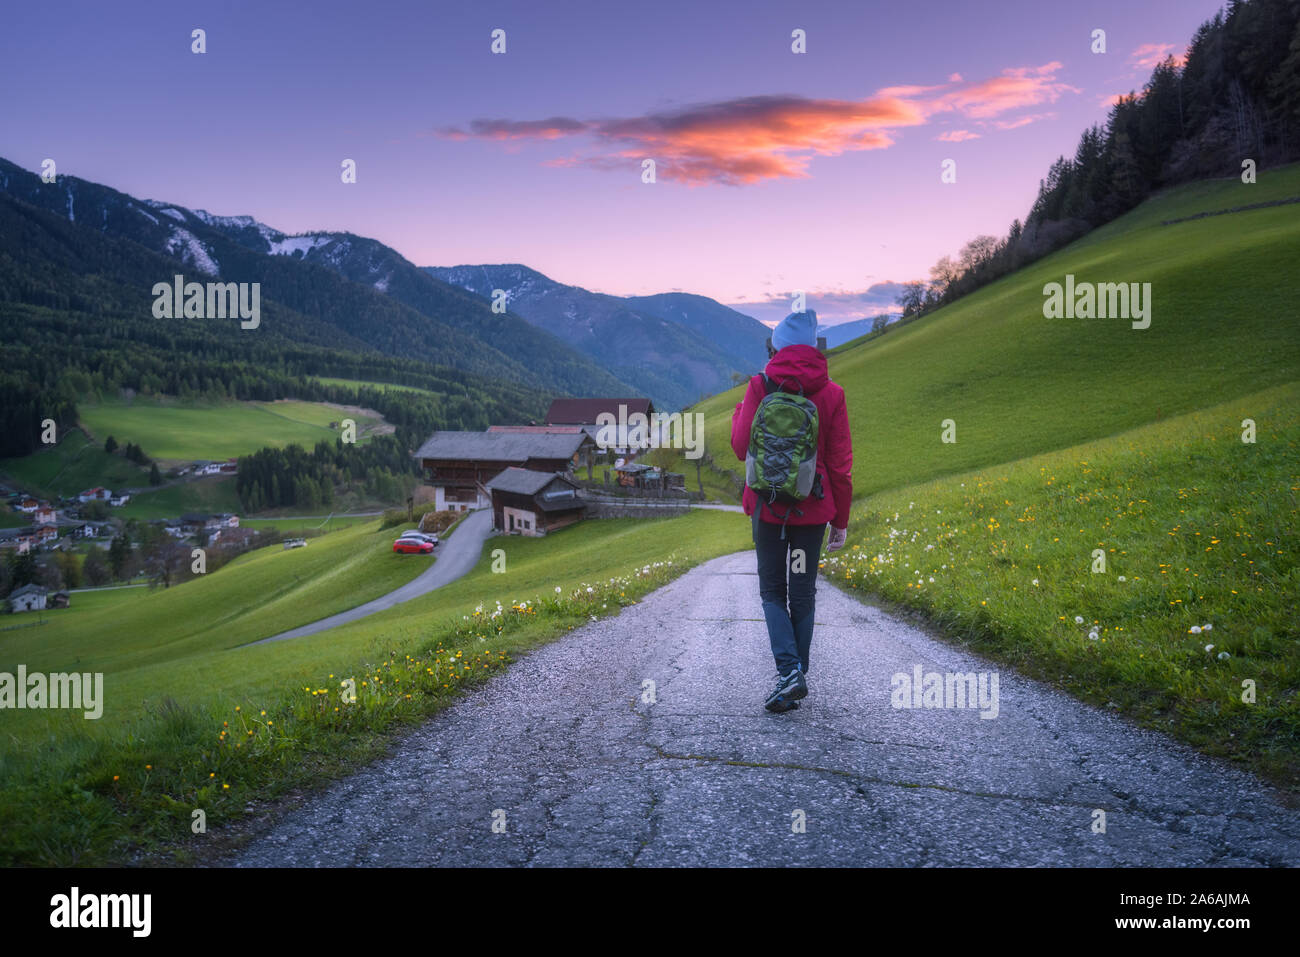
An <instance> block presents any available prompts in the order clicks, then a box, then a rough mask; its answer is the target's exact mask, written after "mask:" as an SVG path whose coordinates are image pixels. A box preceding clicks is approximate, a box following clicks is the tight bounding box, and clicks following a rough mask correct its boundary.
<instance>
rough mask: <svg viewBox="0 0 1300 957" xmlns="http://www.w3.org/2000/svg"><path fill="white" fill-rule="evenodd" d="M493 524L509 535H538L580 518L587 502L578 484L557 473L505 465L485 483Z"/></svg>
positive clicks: (498, 529)
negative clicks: (489, 494)
mask: <svg viewBox="0 0 1300 957" xmlns="http://www.w3.org/2000/svg"><path fill="white" fill-rule="evenodd" d="M486 488H487V489H488V491H489V492H490V493H491V495H492V527H493V528H495V529H496V530H497V531H499V532H506V533H507V534H511V535H530V536H540V535H545V534H546V533H547V532H553V531H555V530H556V529H558V528H563V527H564V526H566V525H572V524H573V523H574V522H577V521H580V520H581V519H582V515H583V511H584V510H585V509H586V507H587V503H586V502H584V501H583V500H582V498H581V497H580V496H579V495H578V485H577V483H576V482H573V481H571V480H570V479H569V478H567V477H566V476H564V475H562V474H560V473H559V472H538V471H533V470H531V469H521V468H514V467H511V468H507V469H504V470H503V471H502V472H501V473H500V474H498V475H496V476H494V477H493V478H491V479H490V480H488V483H487V485H486Z"/></svg>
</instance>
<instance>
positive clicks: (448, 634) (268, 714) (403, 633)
mask: <svg viewBox="0 0 1300 957" xmlns="http://www.w3.org/2000/svg"><path fill="white" fill-rule="evenodd" d="M393 531H394V530H392V529H389V530H387V531H386V532H376V531H375V530H374V526H373V525H364V526H358V527H356V528H352V529H348V530H345V531H341V532H335V533H331V534H330V535H328V536H326V537H325V538H323V539H319V540H316V541H313V542H312V543H311V544H310V545H309V546H308V547H307V548H304V549H297V550H293V551H283V550H281V549H279V548H278V547H273V548H269V549H263V550H260V551H258V552H255V553H252V554H250V555H247V556H244V557H242V558H240V559H239V560H237V561H236V562H233V563H232V564H231V565H229V566H227V567H226V568H223V569H221V570H220V571H218V572H216V573H214V574H213V575H212V576H211V578H208V579H202V580H198V581H194V582H190V583H187V584H185V585H182V586H179V587H177V588H174V589H171V590H169V591H164V592H152V593H150V592H146V591H145V590H144V589H134V590H133V597H132V598H130V599H123V598H117V599H116V600H107V601H102V603H101V602H96V604H98V605H99V607H98V608H90V609H83V610H81V611H78V610H77V609H76V608H75V607H74V608H73V609H69V610H68V611H67V612H54V613H51V614H50V615H49V616H47V618H48V620H49V621H50V624H46V625H44V626H40V627H30V628H19V629H14V630H13V631H10V632H7V633H5V639H4V641H3V642H0V671H3V670H13V668H14V667H15V665H16V663H18V662H23V663H24V664H26V665H27V667H28V669H29V670H31V671H37V670H46V671H55V670H61V669H74V668H75V669H76V670H78V671H88V670H103V671H104V672H105V674H106V677H105V696H106V698H107V703H106V706H105V710H104V715H103V717H102V718H101V719H99V720H98V721H86V720H84V719H83V718H82V717H81V715H80V713H75V714H74V713H69V712H57V711H21V712H20V711H14V712H10V713H9V718H7V719H6V720H7V723H6V730H7V734H6V735H5V737H4V738H3V739H0V780H3V781H4V782H5V800H4V801H2V802H0V864H12V863H16V862H25V863H37V862H43V863H54V862H62V863H80V864H90V863H96V862H104V861H111V860H120V859H122V857H123V855H125V854H126V853H127V851H128V850H129V849H130V848H132V847H140V846H142V845H143V846H145V847H146V848H149V849H151V850H154V851H156V850H157V849H158V847H159V842H178V841H180V840H182V839H184V838H187V837H188V835H189V833H190V832H189V821H190V817H189V815H190V810H191V809H192V808H194V807H203V808H205V809H206V811H207V814H208V820H209V826H216V825H217V824H219V823H220V822H221V821H223V820H228V819H230V818H231V817H233V816H236V815H238V814H239V813H240V812H241V811H242V809H243V808H244V806H245V804H247V803H248V802H249V801H254V800H259V801H260V800H266V799H269V798H272V797H275V796H277V795H279V794H283V793H284V792H285V791H287V790H289V789H291V788H294V787H298V786H302V785H305V784H310V783H312V782H314V781H318V780H319V779H320V778H321V777H323V776H328V775H329V774H331V773H337V772H339V771H342V770H343V769H345V768H346V767H348V766H349V765H351V764H353V763H355V762H357V761H360V760H364V759H366V758H369V757H374V756H375V755H376V754H378V753H380V752H381V751H382V749H383V747H384V745H385V741H386V737H385V735H386V733H387V732H389V731H391V730H392V729H393V728H394V727H396V726H400V725H401V724H404V723H407V722H411V721H415V720H419V719H420V718H421V717H423V716H425V715H427V714H429V713H432V712H433V711H435V710H437V709H438V708H441V707H443V706H445V705H446V704H448V703H449V702H450V701H451V700H453V698H454V696H455V694H456V693H457V689H458V688H459V687H460V685H461V684H465V683H471V682H474V681H477V680H480V679H481V678H482V677H484V676H486V675H487V674H489V673H490V672H491V670H492V669H493V668H498V667H500V666H501V665H502V664H503V663H504V660H506V659H507V658H508V657H509V655H511V654H514V653H517V652H520V651H524V650H526V649H528V648H530V647H533V646H535V645H536V644H537V643H538V642H541V641H544V640H546V639H548V638H552V637H554V636H555V635H557V634H560V633H562V632H563V631H565V630H567V629H569V628H571V627H573V626H574V625H576V624H578V623H579V622H582V621H586V620H588V619H589V618H591V617H592V616H604V615H609V614H616V613H617V612H618V610H619V608H621V607H622V606H623V605H625V604H628V603H631V602H634V601H636V600H637V599H638V598H639V597H640V596H641V595H643V594H645V593H646V592H647V591H650V590H652V589H653V588H655V587H657V586H658V585H660V584H662V583H663V582H665V581H666V580H667V579H668V578H669V577H671V576H672V575H674V574H676V573H678V572H680V571H684V570H685V569H686V568H688V567H690V566H691V565H693V564H695V563H697V562H699V561H703V560H705V559H708V558H711V557H714V556H716V555H720V554H726V553H728V552H731V551H735V550H737V549H739V548H743V547H744V544H745V542H746V540H747V538H748V525H747V523H746V522H745V521H743V520H742V519H741V518H740V517H738V516H736V515H734V514H729V513H720V512H696V513H692V514H690V515H686V516H682V517H680V518H673V519H663V520H659V521H635V520H628V519H624V520H607V521H592V522H584V523H581V524H579V525H576V526H572V527H570V528H567V529H564V530H562V531H560V532H558V533H556V534H553V535H550V536H548V537H546V538H544V539H521V538H510V539H507V540H504V541H498V542H494V543H493V546H494V547H498V548H502V549H504V550H505V552H506V571H505V573H504V574H497V573H494V571H493V568H492V565H493V556H492V554H491V552H490V551H489V550H487V549H485V550H484V554H483V556H482V559H481V560H480V562H479V564H478V565H477V566H476V567H475V569H474V570H473V571H472V572H470V574H468V575H466V576H465V577H464V578H462V579H460V580H459V581H457V582H454V583H452V584H451V585H449V586H447V587H445V588H443V589H440V590H438V591H436V592H433V593H431V594H429V595H426V596H424V597H422V598H418V599H415V600H413V601H411V602H408V603H406V604H403V605H399V606H397V607H395V608H392V609H390V610H388V611H385V612H380V613H378V614H376V615H373V616H370V617H368V618H366V619H363V620H362V621H359V622H356V623H353V624H351V625H347V626H344V627H342V628H338V629H334V630H332V631H329V632H323V633H320V634H318V635H311V636H307V637H305V638H302V639H295V640H292V641H286V642H273V643H270V644H265V645H255V644H250V643H249V642H251V641H252V640H254V639H255V638H258V637H263V636H265V635H268V634H272V633H274V632H276V631H279V630H282V629H284V628H289V627H292V626H294V625H296V624H302V623H305V622H307V621H312V620H315V619H316V618H318V617H320V616H322V615H327V614H330V613H332V612H334V611H338V610H341V609H342V608H345V607H349V606H350V605H353V604H356V603H357V602H358V601H359V600H361V599H363V598H366V597H372V594H371V593H372V592H373V593H374V594H378V593H380V592H382V591H386V590H388V589H390V588H392V587H395V586H396V584H397V583H399V581H400V580H405V579H406V578H407V577H409V576H410V575H411V574H413V573H414V571H415V570H417V569H418V568H419V567H424V562H427V560H423V562H421V563H419V564H417V563H416V562H412V561H409V560H408V559H410V558H413V557H414V556H394V555H392V553H391V552H389V551H388V550H387V549H388V547H389V546H390V544H391V541H392V535H393ZM674 549H675V550H674ZM670 552H671V555H670V554H669V553H670ZM668 562H672V565H671V566H670V565H668V564H667V563H668ZM643 568H644V571H642V569H643ZM589 583H590V585H591V586H593V590H592V591H591V592H590V593H589V592H588V591H587V586H588V584H589ZM557 589H558V592H562V594H560V593H558V592H557ZM105 594H107V593H105ZM116 594H117V595H120V594H121V593H116ZM253 595H256V596H258V597H257V600H256V601H253V600H250V596H253ZM95 597H96V598H99V596H98V595H97V596H95ZM78 599H79V596H74V602H77V601H78ZM498 602H499V603H500V604H501V605H502V609H501V610H500V611H499V610H498V609H497V603H498ZM525 602H526V603H527V606H526V607H525V606H524V605H523V604H522V603H525ZM88 636H94V638H93V641H88V640H87V637H88ZM435 659H436V660H435ZM471 662H472V663H473V668H471V667H469V663H471ZM435 669H436V670H435ZM343 677H353V678H354V679H355V680H357V682H358V691H359V695H360V699H361V700H360V704H358V706H357V707H356V708H355V709H352V710H345V711H340V703H339V701H338V693H337V691H336V690H335V689H337V688H338V685H339V679H340V678H343ZM336 713H337V714H336ZM10 719H13V720H10ZM235 745H239V746H238V747H235ZM146 765H147V767H146ZM209 775H212V777H209ZM226 785H229V787H226ZM70 790H71V791H75V792H76V794H77V795H80V797H79V799H78V800H77V801H76V802H72V801H69V800H67V799H66V798H67V796H68V792H69V791H70ZM20 822H21V824H20Z"/></svg>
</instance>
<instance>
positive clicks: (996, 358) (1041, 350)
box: [679, 165, 1300, 495]
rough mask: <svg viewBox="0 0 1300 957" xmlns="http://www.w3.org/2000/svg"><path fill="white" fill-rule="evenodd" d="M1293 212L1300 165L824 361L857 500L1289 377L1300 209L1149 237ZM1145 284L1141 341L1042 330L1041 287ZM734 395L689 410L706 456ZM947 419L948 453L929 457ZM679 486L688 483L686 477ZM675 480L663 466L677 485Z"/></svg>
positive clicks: (1180, 209) (1181, 192)
mask: <svg viewBox="0 0 1300 957" xmlns="http://www.w3.org/2000/svg"><path fill="white" fill-rule="evenodd" d="M1294 195H1300V165H1292V166H1288V167H1285V168H1283V169H1279V170H1272V171H1267V172H1266V173H1265V174H1262V175H1261V176H1260V179H1259V183H1257V184H1255V185H1253V186H1248V185H1245V184H1242V183H1241V182H1240V181H1239V180H1236V179H1232V180H1225V181H1216V182H1212V183H1198V184H1194V185H1192V186H1188V187H1185V188H1182V189H1178V190H1173V191H1171V192H1169V193H1167V194H1164V195H1162V196H1159V197H1156V198H1154V199H1151V200H1149V201H1148V202H1147V203H1145V204H1143V205H1142V206H1140V207H1138V208H1137V209H1136V210H1134V211H1133V212H1131V213H1129V214H1128V215H1127V216H1124V217H1122V218H1121V219H1119V220H1116V221H1115V222H1114V223H1110V224H1108V225H1107V226H1104V227H1102V228H1101V229H1098V230H1096V231H1095V232H1094V233H1091V234H1089V235H1088V236H1086V237H1084V238H1083V239H1081V240H1080V241H1079V242H1077V243H1074V244H1073V245H1071V246H1068V247H1066V248H1065V249H1062V250H1060V251H1058V252H1056V253H1054V254H1052V255H1050V256H1048V257H1046V258H1044V259H1042V260H1039V261H1038V262H1036V263H1034V264H1033V265H1031V266H1029V267H1027V268H1025V269H1021V270H1019V271H1018V272H1016V273H1013V274H1011V275H1009V276H1006V277H1003V278H1002V279H1001V280H999V281H998V282H995V283H993V284H991V285H989V286H987V287H985V288H983V289H981V290H979V291H978V292H975V293H973V294H971V295H969V296H966V297H965V298H963V299H960V300H958V301H957V302H955V303H953V304H952V305H950V306H946V307H944V308H942V309H939V310H936V311H935V312H934V313H933V314H931V315H929V316H926V317H924V318H922V319H920V320H918V321H916V322H913V323H910V324H908V325H906V326H902V327H900V328H897V329H894V330H891V331H890V332H887V333H886V334H885V335H883V336H879V337H877V338H874V339H867V340H857V341H856V342H853V343H848V344H846V345H844V346H842V347H840V348H839V349H838V350H836V351H835V353H834V354H833V355H832V357H831V378H832V379H833V380H834V381H836V382H838V383H839V384H840V385H842V386H843V387H844V390H845V392H846V394H847V397H848V409H849V422H850V425H851V427H852V431H853V446H854V470H853V478H854V491H855V493H856V494H857V495H865V494H870V493H872V492H877V491H882V490H885V489H890V488H898V487H900V486H903V485H907V484H910V483H913V482H920V481H925V480H927V479H930V478H934V477H936V476H939V475H949V474H956V473H958V472H961V471H965V470H968V469H973V468H981V467H984V466H988V465H994V464H997V463H999V462H1008V461H1013V460H1015V459H1019V458H1023V457H1025V456H1027V455H1034V454H1037V453H1040V452H1045V451H1050V450H1053V449H1065V448H1069V447H1070V446H1072V445H1077V444H1079V443H1082V442H1088V441H1091V440H1094V439H1099V438H1104V437H1106V436H1110V435H1115V434H1116V433H1119V432H1122V431H1125V430H1127V429H1131V428H1134V427H1136V426H1139V425H1143V424H1145V423H1147V422H1153V421H1158V420H1160V419H1163V418H1168V417H1170V416H1174V415H1178V414H1181V413H1185V412H1191V411H1194V410H1196V409H1200V408H1204V407H1206V406H1209V405H1214V404H1216V403H1219V402H1224V401H1227V400H1229V399H1232V398H1236V397H1238V396H1242V395H1246V394H1249V393H1252V392H1257V391H1259V390H1260V389H1263V388H1265V387H1267V386H1271V385H1278V384H1281V383H1285V382H1290V381H1293V380H1295V379H1296V378H1297V377H1298V375H1300V371H1298V370H1300V329H1298V328H1297V325H1296V323H1297V318H1296V317H1297V309H1296V306H1295V303H1296V301H1297V299H1300V266H1298V265H1297V263H1300V211H1298V210H1300V207H1298V206H1294V205H1292V206H1278V207H1271V208H1266V209H1257V210H1250V211H1247V212H1241V213H1233V214H1229V215H1224V216H1212V217H1207V218H1205V219H1200V220H1195V221H1191V222H1184V223H1178V224H1175V225H1172V226H1162V225H1160V223H1161V221H1163V220H1165V219H1170V218H1177V217H1180V216H1187V215H1193V214H1194V213H1195V212H1200V211H1202V210H1214V209H1223V208H1228V207H1231V206H1236V205H1243V204H1246V203H1253V202H1263V201H1267V200H1270V199H1275V198H1278V197H1280V196H1294ZM1067 273H1071V274H1073V275H1074V276H1075V278H1076V281H1089V282H1150V283H1151V284H1152V299H1153V313H1152V321H1151V326H1150V328H1148V329H1143V330H1138V329H1133V328H1131V325H1130V323H1129V322H1127V321H1124V320H1122V319H1045V318H1044V317H1043V302H1044V296H1043V286H1044V285H1045V284H1047V283H1049V282H1063V281H1064V277H1065V275H1066V274H1067ZM742 394H743V389H740V388H736V389H732V390H730V391H728V392H725V393H722V394H720V395H718V396H714V397H713V398H710V399H708V400H706V401H705V402H703V403H701V404H700V405H699V406H697V407H696V409H695V411H700V412H703V413H704V414H705V417H706V418H705V422H706V429H705V436H706V439H705V450H706V452H707V453H708V454H709V455H710V456H711V457H712V458H713V460H714V461H715V462H716V463H717V464H718V465H719V466H721V467H723V468H728V469H731V470H733V471H735V472H736V473H737V474H739V473H740V472H741V468H740V464H739V463H738V462H737V461H736V459H735V456H734V455H733V454H732V452H731V449H730V434H731V433H730V430H731V413H732V410H733V409H734V408H735V405H736V403H737V402H739V401H740V398H741V395H742ZM947 419H951V420H952V421H953V422H954V423H955V426H956V437H957V441H956V443H953V444H945V443H943V442H941V441H940V436H941V431H942V424H943V422H944V421H945V420H947ZM687 466H688V467H689V473H690V474H691V476H692V481H693V474H694V467H693V466H689V463H687ZM682 467H683V466H682V465H681V464H680V463H679V470H681V468H682Z"/></svg>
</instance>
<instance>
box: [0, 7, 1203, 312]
mask: <svg viewBox="0 0 1300 957" xmlns="http://www.w3.org/2000/svg"><path fill="white" fill-rule="evenodd" d="M1220 5H1221V4H1220V0H1088V2H1078V3H1049V2H1043V0H1033V2H1030V0H1001V2H998V3H970V2H964V0H962V2H957V0H953V2H939V0H909V2H895V3H875V2H861V3H839V4H829V3H825V4H823V3H807V2H801V3H765V2H758V0H746V2H742V3H699V2H686V3H676V2H660V3H655V4H650V5H643V4H617V5H615V4H610V3H608V2H592V3H588V2H562V3H560V2H556V3H538V2H536V0H534V2H529V3H464V4H440V3H432V2H424V0H421V2H395V0H371V2H367V3H363V4H357V3H350V2H349V3H342V2H336V0H321V2H314V3H311V4H301V5H296V6H293V7H291V5H289V4H285V3H268V2H226V3H184V4H180V3H175V2H174V0H169V2H157V3H155V2H130V3H121V4H118V3H104V2H103V0H94V2H70V3H60V4H59V5H58V7H57V11H56V12H54V13H52V12H51V10H50V9H46V8H43V7H41V6H40V5H38V4H21V5H19V4H15V5H11V6H10V8H9V9H8V10H7V11H6V14H5V20H6V28H5V30H4V32H3V34H2V35H0V89H3V90H4V91H5V92H4V95H3V98H2V102H0V156H4V157H5V158H7V159H10V160H12V161H14V162H16V163H18V164H19V165H21V166H24V167H26V168H28V169H32V170H39V166H40V163H41V161H42V160H43V159H44V158H46V157H51V158H53V159H55V161H56V162H57V163H58V169H59V172H60V173H69V174H73V175H77V176H81V177H84V178H86V179H90V180H95V181H98V182H103V183H106V184H107V185H110V186H113V187H115V188H117V189H121V190H123V191H125V192H128V193H131V194H133V195H136V196H140V197H146V198H155V199H165V200H168V201H171V202H177V203H181V204H183V205H185V206H189V207H192V208H202V209H207V210H208V211H210V212H213V213H219V214H225V215H235V214H249V215H252V216H255V217H256V218H257V219H259V220H261V221H263V222H266V223H268V224H270V225H272V226H275V227H277V228H279V229H282V230H285V231H286V232H300V231H307V230H319V229H339V230H343V229H346V230H350V231H352V232H354V233H359V234H361V235H366V236H373V237H375V238H377V239H380V240H382V241H383V242H386V243H388V244H389V245H391V246H393V247H395V248H396V249H398V250H399V251H400V252H401V253H402V254H403V255H405V256H406V257H407V258H408V259H410V260H411V261H413V262H415V263H416V264H417V265H455V264H458V263H480V262H489V263H496V262H522V263H525V264H527V265H529V266H532V267H533V268H535V269H539V270H541V271H542V272H544V273H546V274H547V275H549V276H551V277H552V278H554V279H557V280H559V281H561V282H568V283H573V284H575V285H580V286H585V287H587V288H589V289H595V290H599V291H602V292H609V293H615V294H619V295H637V294H645V293H655V292H665V291H669V290H675V289H679V290H685V291H688V292H696V293H701V294H704V295H708V296H712V297H714V298H716V299H719V300H721V301H723V302H726V303H730V304H733V305H735V306H736V307H737V308H740V309H742V310H744V311H746V312H748V313H750V314H751V315H754V316H757V317H758V318H760V319H764V320H768V321H771V320H774V319H777V318H779V317H780V316H781V315H783V314H784V313H785V312H787V311H788V307H789V298H788V297H789V295H790V293H791V291H792V290H794V289H804V290H806V291H807V293H808V296H809V300H808V305H809V307H811V308H815V309H817V310H818V313H819V314H820V315H821V316H822V318H823V320H828V321H840V320H845V319H851V318H856V317H859V316H863V315H871V314H874V313H876V312H879V311H882V310H883V309H885V308H887V307H890V306H891V304H892V299H893V294H894V287H893V285H892V284H893V283H897V282H901V281H905V280H908V279H914V278H924V277H925V276H926V275H927V273H928V270H929V267H930V265H931V264H932V263H933V262H934V261H935V260H936V259H938V258H939V257H940V256H942V255H944V254H955V253H956V252H957V250H958V249H959V248H960V246H961V245H962V244H963V243H964V242H965V241H966V240H968V239H970V238H972V237H973V236H975V235H977V234H979V233H992V234H995V235H999V236H1000V235H1002V234H1003V233H1005V231H1006V228H1007V226H1008V225H1009V223H1010V221H1011V220H1012V219H1013V218H1015V217H1017V216H1019V217H1023V216H1024V214H1025V212H1026V211H1027V210H1028V208H1029V205H1030V204H1031V202H1032V201H1033V198H1034V195H1035V192H1036V190H1037V184H1038V180H1039V179H1040V178H1041V177H1042V175H1043V174H1044V173H1045V171H1046V169H1047V166H1048V164H1049V163H1050V162H1051V161H1052V160H1053V159H1054V158H1055V157H1056V156H1057V155H1059V154H1061V153H1066V154H1072V153H1073V150H1074V146H1075V144H1076V142H1077V140H1078V135H1079V133H1080V132H1081V131H1082V130H1083V128H1084V127H1085V126H1087V125H1088V124H1090V123H1093V122H1098V121H1102V120H1104V119H1105V116H1106V109H1107V107H1106V101H1107V99H1108V98H1109V97H1111V96H1113V95H1114V94H1116V93H1121V92H1128V91H1129V90H1131V89H1135V88H1140V87H1141V85H1142V83H1143V82H1144V81H1145V80H1146V78H1147V76H1148V75H1149V73H1150V67H1151V65H1152V62H1153V60H1152V56H1153V54H1154V55H1156V56H1158V55H1159V54H1160V53H1162V52H1172V53H1175V54H1179V53H1181V52H1182V51H1183V50H1184V48H1185V45H1186V43H1187V42H1188V40H1189V39H1190V38H1191V36H1192V33H1193V31H1194V30H1195V29H1196V27H1197V26H1198V25H1199V24H1200V23H1201V22H1202V21H1203V20H1205V19H1207V18H1209V17H1210V16H1212V15H1213V14H1214V12H1215V11H1216V10H1217V9H1218V8H1219V7H1220ZM196 27H201V28H203V29H204V30H206V32H207V53H205V54H203V55H201V56H200V55H196V54H193V53H191V52H190V43H191V40H190V32H191V30H193V29H194V28H196ZM498 27H499V28H502V29H504V30H505V31H506V44H507V46H506V53H505V54H504V55H493V54H492V53H491V52H490V43H491V36H490V34H491V31H492V30H493V29H494V28H498ZM796 28H800V29H803V30H805V31H806V34H807V51H808V52H807V53H805V54H801V55H798V54H794V53H792V52H791V42H792V41H791V31H793V30H794V29H796ZM1097 28H1101V29H1104V30H1105V31H1106V37H1107V52H1106V53H1105V54H1104V55H1098V54H1093V53H1091V52H1090V49H1089V47H1090V42H1091V41H1090V34H1091V32H1092V30H1094V29H1097ZM646 157H650V158H653V159H655V161H656V164H657V174H658V182H656V183H654V184H653V185H647V184H644V183H642V181H641V168H642V163H641V161H642V159H644V158H646ZM345 158H350V159H354V160H356V162H357V173H358V175H357V179H358V181H357V183H356V184H353V185H345V184H343V183H341V182H340V177H339V171H340V164H341V162H342V161H343V160H344V159H345ZM949 158H951V159H954V160H956V161H957V182H956V183H955V184H943V183H941V182H940V164H941V163H942V161H943V160H945V159H949ZM873 287H874V288H873Z"/></svg>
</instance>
